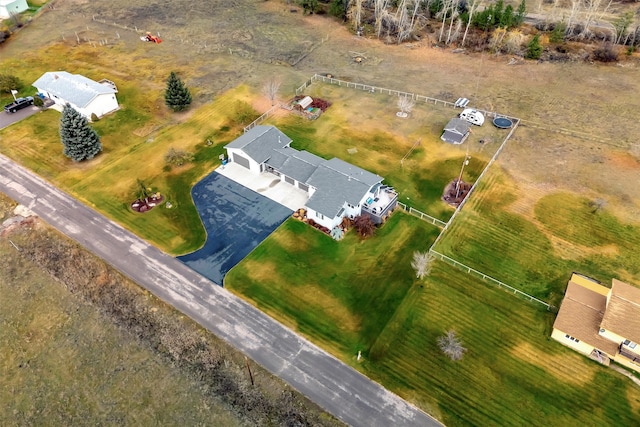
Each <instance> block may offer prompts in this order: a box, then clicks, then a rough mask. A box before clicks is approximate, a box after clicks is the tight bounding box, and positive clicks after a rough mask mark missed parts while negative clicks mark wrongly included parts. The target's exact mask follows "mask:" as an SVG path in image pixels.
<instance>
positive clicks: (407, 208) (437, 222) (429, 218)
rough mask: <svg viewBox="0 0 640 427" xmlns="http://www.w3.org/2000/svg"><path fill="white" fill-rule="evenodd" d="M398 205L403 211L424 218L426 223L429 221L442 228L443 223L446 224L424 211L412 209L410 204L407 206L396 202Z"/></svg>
mask: <svg viewBox="0 0 640 427" xmlns="http://www.w3.org/2000/svg"><path fill="white" fill-rule="evenodd" d="M398 206H400V207H401V208H402V210H404V211H405V212H408V213H410V214H411V215H413V216H417V217H418V218H420V219H421V220H424V221H426V222H428V223H431V224H433V225H435V226H436V227H440V228H443V227H444V226H445V225H447V223H446V222H444V221H441V220H439V219H438V218H434V217H432V216H431V215H428V214H426V213H424V212H420V211H419V210H418V209H414V208H412V207H411V206H407V205H405V204H404V203H402V202H398Z"/></svg>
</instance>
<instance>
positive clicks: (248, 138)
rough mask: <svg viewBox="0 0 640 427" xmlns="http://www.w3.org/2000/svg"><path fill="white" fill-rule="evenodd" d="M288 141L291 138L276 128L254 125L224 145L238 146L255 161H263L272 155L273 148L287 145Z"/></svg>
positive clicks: (228, 146) (226, 146)
mask: <svg viewBox="0 0 640 427" xmlns="http://www.w3.org/2000/svg"><path fill="white" fill-rule="evenodd" d="M290 143H291V138H289V137H288V136H287V135H285V134H284V133H282V132H280V130H279V129H278V128H276V127H274V126H256V127H254V128H253V129H251V130H250V131H249V132H246V133H245V134H243V135H241V136H240V137H239V138H237V139H235V140H233V141H231V142H230V143H229V144H227V145H225V148H240V149H242V151H244V152H245V153H246V154H247V155H248V156H249V157H251V158H252V159H253V160H255V161H256V162H258V163H263V162H265V161H267V159H269V158H270V157H271V156H272V155H273V150H275V149H278V148H284V147H287V146H288V145H289V144H290Z"/></svg>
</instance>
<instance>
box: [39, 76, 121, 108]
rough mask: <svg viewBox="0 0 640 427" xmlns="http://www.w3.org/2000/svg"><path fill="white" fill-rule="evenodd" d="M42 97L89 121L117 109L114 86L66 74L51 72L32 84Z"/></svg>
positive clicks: (109, 82) (111, 83)
mask: <svg viewBox="0 0 640 427" xmlns="http://www.w3.org/2000/svg"><path fill="white" fill-rule="evenodd" d="M33 86H35V88H36V89H37V90H38V93H39V94H40V95H41V96H45V97H47V98H50V99H51V100H52V101H53V102H54V103H55V104H56V105H58V106H60V107H64V106H65V105H66V104H70V105H71V106H72V107H73V108H74V109H75V110H76V111H78V112H79V113H80V114H82V115H83V116H85V117H86V118H87V119H89V120H91V115H92V114H95V115H96V116H97V117H98V118H100V117H102V116H104V115H105V114H108V113H111V112H113V111H116V110H118V109H119V108H120V106H119V105H118V100H117V99H116V93H117V92H118V89H117V88H116V87H115V85H114V84H113V82H111V81H109V80H102V81H101V82H100V83H99V82H96V81H94V80H91V79H89V78H87V77H85V76H82V75H80V74H71V73H68V72H66V71H51V72H47V73H44V74H43V75H42V77H40V78H39V79H38V80H36V81H35V82H34V83H33Z"/></svg>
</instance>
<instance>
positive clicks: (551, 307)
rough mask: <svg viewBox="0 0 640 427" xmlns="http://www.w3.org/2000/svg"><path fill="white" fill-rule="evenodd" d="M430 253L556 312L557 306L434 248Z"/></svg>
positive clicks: (468, 272)
mask: <svg viewBox="0 0 640 427" xmlns="http://www.w3.org/2000/svg"><path fill="white" fill-rule="evenodd" d="M429 253H430V254H432V255H433V256H435V257H436V258H438V259H440V260H441V261H444V262H446V263H447V264H449V265H451V266H453V267H456V268H458V269H459V270H462V271H466V272H467V274H470V275H472V276H476V277H478V278H480V279H482V280H483V281H485V282H488V283H491V284H493V285H496V286H498V287H499V288H503V289H505V290H507V291H510V292H513V293H514V294H515V295H517V296H519V297H521V298H524V299H527V300H529V301H531V302H536V303H538V304H540V305H543V306H545V307H546V308H547V310H548V311H555V310H556V307H555V306H553V305H551V304H549V303H546V302H544V301H542V300H541V299H538V298H536V297H534V296H532V295H529V294H527V293H525V292H522V291H521V290H519V289H516V288H514V287H513V286H509V285H507V284H506V283H504V282H501V281H500V280H498V279H495V278H493V277H491V276H489V275H487V274H484V273H482V272H480V271H478V270H475V269H473V268H471V267H469V266H468V265H465V264H463V263H461V262H459V261H456V260H455V259H453V258H449V257H448V256H446V255H443V254H441V253H440V252H437V251H435V250H434V249H433V248H431V249H429Z"/></svg>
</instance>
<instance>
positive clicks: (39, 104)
mask: <svg viewBox="0 0 640 427" xmlns="http://www.w3.org/2000/svg"><path fill="white" fill-rule="evenodd" d="M33 105H35V106H36V107H44V101H43V100H42V98H40V97H39V96H34V97H33Z"/></svg>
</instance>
